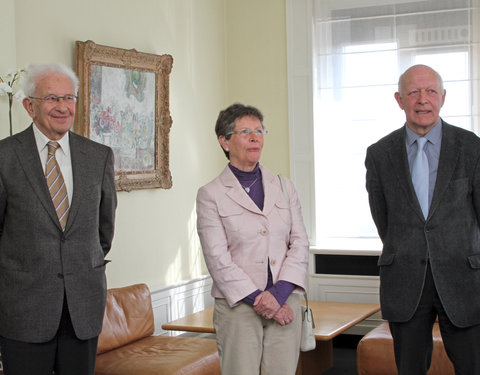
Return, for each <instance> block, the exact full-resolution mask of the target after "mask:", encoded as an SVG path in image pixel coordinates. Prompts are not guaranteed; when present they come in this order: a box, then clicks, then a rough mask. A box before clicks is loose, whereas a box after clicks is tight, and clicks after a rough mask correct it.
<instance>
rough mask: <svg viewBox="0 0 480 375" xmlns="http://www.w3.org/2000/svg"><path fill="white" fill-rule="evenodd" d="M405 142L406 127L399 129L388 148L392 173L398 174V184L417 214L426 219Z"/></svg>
mask: <svg viewBox="0 0 480 375" xmlns="http://www.w3.org/2000/svg"><path fill="white" fill-rule="evenodd" d="M405 142H406V130H405V127H403V128H401V129H400V130H399V132H398V134H397V136H396V137H395V138H394V139H393V140H392V143H391V147H390V149H389V150H388V154H389V156H388V157H389V159H390V162H391V163H392V173H395V174H396V179H397V181H398V185H399V186H400V188H401V189H402V190H403V192H404V194H405V195H406V196H407V198H408V201H409V202H410V204H411V205H412V208H413V210H414V211H415V212H416V213H417V215H419V216H420V218H421V219H422V220H425V218H424V216H423V212H422V208H421V207H420V203H419V202H418V199H417V193H415V188H414V187H413V183H412V176H411V174H410V168H409V165H408V157H407V149H406V144H405Z"/></svg>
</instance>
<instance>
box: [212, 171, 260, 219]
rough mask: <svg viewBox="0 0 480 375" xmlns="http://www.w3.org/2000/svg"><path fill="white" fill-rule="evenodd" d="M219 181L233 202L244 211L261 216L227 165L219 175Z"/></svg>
mask: <svg viewBox="0 0 480 375" xmlns="http://www.w3.org/2000/svg"><path fill="white" fill-rule="evenodd" d="M220 181H222V184H223V185H224V186H225V188H226V189H227V196H229V197H230V198H231V199H232V200H233V201H234V202H236V203H238V204H239V205H240V206H242V207H243V208H245V209H246V210H249V211H252V212H255V213H258V214H262V211H260V209H259V208H258V207H257V205H256V204H255V202H254V201H253V200H252V199H251V198H250V197H249V196H248V194H247V193H246V192H245V190H243V188H242V186H241V185H240V182H238V179H237V178H236V177H235V175H234V174H233V172H232V171H231V170H230V168H229V167H228V165H227V166H226V167H225V169H224V170H223V172H222V173H221V174H220Z"/></svg>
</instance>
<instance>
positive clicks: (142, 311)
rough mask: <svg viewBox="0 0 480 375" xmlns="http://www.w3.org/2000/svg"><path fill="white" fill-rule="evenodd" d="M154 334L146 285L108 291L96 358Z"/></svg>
mask: <svg viewBox="0 0 480 375" xmlns="http://www.w3.org/2000/svg"><path fill="white" fill-rule="evenodd" d="M154 330H155V323H154V318H153V310H152V301H151V298H150V290H149V289H148V286H147V285H145V284H136V285H130V286H127V287H124V288H112V289H109V290H108V291H107V307H106V309H105V315H104V318H103V328H102V332H101V333H100V336H99V338H98V349H97V354H100V353H104V352H106V351H109V350H112V349H115V348H118V347H119V346H123V345H126V344H129V343H131V342H133V341H136V340H139V339H141V338H144V337H148V336H150V335H152V334H153V332H154Z"/></svg>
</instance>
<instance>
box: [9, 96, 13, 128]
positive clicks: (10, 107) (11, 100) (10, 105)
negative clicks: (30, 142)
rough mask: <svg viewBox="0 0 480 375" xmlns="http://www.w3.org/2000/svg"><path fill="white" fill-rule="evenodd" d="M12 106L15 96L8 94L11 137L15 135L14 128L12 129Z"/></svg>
mask: <svg viewBox="0 0 480 375" xmlns="http://www.w3.org/2000/svg"><path fill="white" fill-rule="evenodd" d="M12 104H13V94H12V93H11V92H9V93H8V119H9V120H10V135H12V134H13V127H12Z"/></svg>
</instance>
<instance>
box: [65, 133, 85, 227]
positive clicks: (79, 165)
mask: <svg viewBox="0 0 480 375" xmlns="http://www.w3.org/2000/svg"><path fill="white" fill-rule="evenodd" d="M69 141H70V155H71V158H72V174H73V196H72V202H70V212H69V214H68V220H67V225H66V227H65V231H68V229H69V228H70V227H71V226H72V223H73V222H74V220H75V217H76V215H77V213H78V209H79V208H80V205H81V202H82V197H83V195H84V194H85V189H86V187H87V181H89V180H88V178H86V176H84V173H85V172H86V171H88V170H89V168H88V159H87V157H86V152H85V149H84V147H82V145H81V144H82V142H81V138H80V137H78V136H77V135H76V134H75V133H72V132H71V133H70V135H69Z"/></svg>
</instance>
